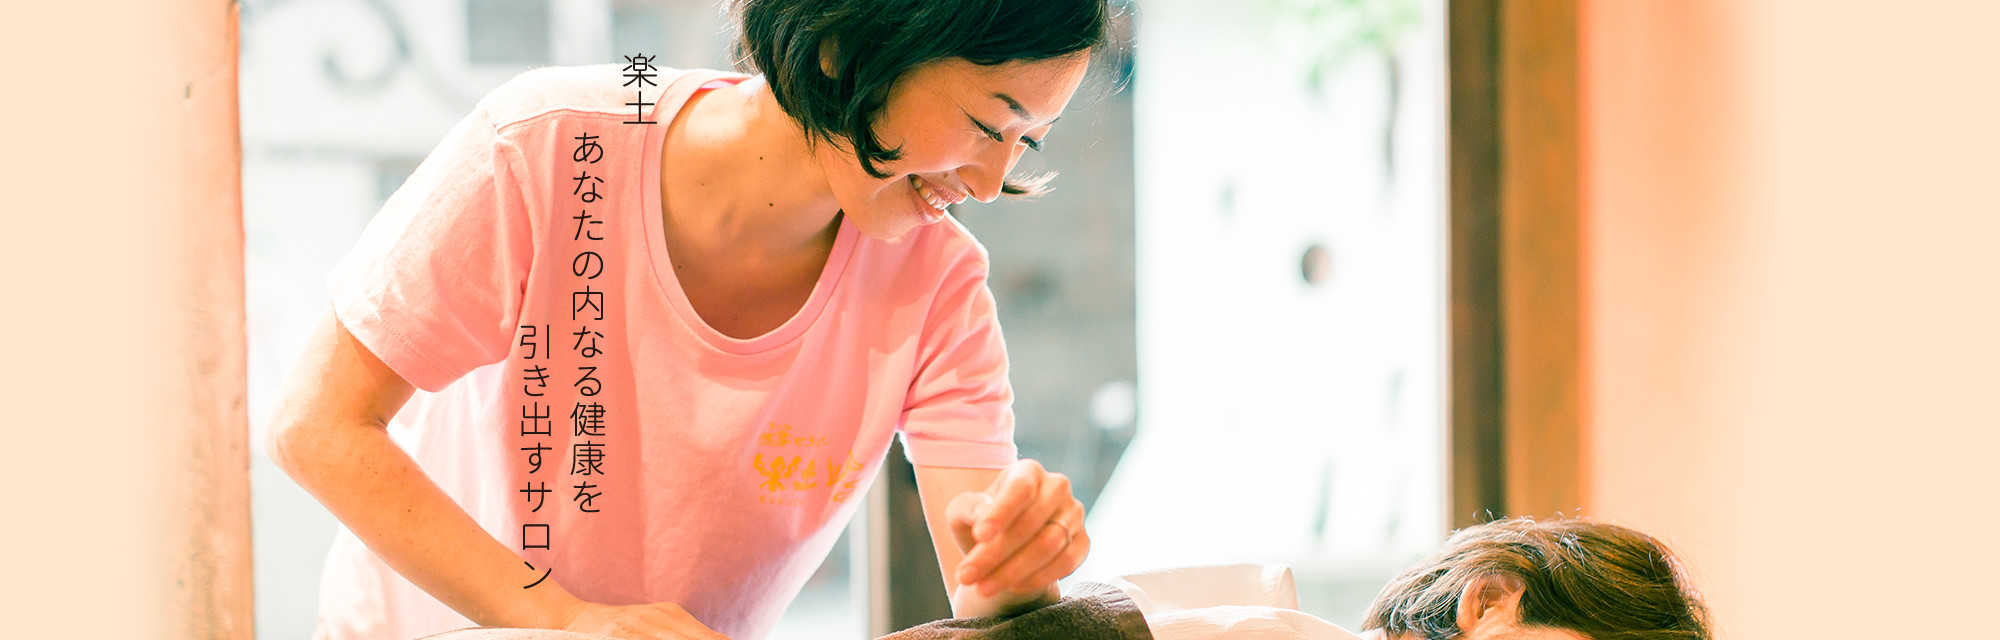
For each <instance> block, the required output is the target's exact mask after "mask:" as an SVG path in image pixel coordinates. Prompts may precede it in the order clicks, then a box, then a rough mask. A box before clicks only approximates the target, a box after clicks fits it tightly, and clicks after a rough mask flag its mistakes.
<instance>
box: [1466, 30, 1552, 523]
mask: <svg viewBox="0 0 2000 640" xmlns="http://www.w3.org/2000/svg"><path fill="white" fill-rule="evenodd" d="M1579 4H1580V3H1579V2H1578V1H1577V0H1536V1H1534V2H1526V1H1522V0H1515V1H1513V2H1502V1H1501V0H1452V1H1451V2H1449V3H1448V5H1449V12H1448V15H1447V17H1446V29H1447V39H1448V41H1447V45H1446V50H1447V58H1448V63H1447V64H1448V65H1449V70H1448V74H1449V78H1450V82H1449V86H1450V89H1449V94H1448V95H1449V98H1448V102H1449V105H1450V106H1449V109H1450V123H1451V124H1450V125H1449V129H1450V131H1449V132H1448V135H1449V139H1450V152H1449V154H1450V155H1449V160H1448V167H1449V168H1448V171H1449V180H1450V183H1449V186H1448V189H1447V191H1448V194H1449V195H1448V197H1449V207H1450V211H1449V216H1448V219H1449V231H1448V234H1449V236H1450V239H1449V245H1450V251H1449V254H1450V266H1449V272H1448V273H1449V276H1448V280H1447V284H1446V289H1447V291H1448V293H1447V298H1448V301H1449V302H1448V305H1449V319H1448V325H1447V326H1448V327H1449V329H1448V332H1449V338H1448V341H1449V344H1450V347H1449V349H1450V360H1449V363H1450V364H1449V367H1450V372H1449V378H1450V380H1451V382H1450V389H1449V391H1448V396H1449V398H1450V400H1449V405H1450V410H1449V415H1450V424H1449V426H1448V428H1447V432H1448V433H1447V438H1446V442H1447V447H1446V448H1447V450H1448V451H1449V453H1448V459H1449V471H1448V476H1449V478H1450V482H1449V484H1448V486H1449V487H1450V489H1449V496H1448V497H1447V503H1448V505H1449V506H1448V510H1449V511H1448V514H1449V516H1448V518H1447V522H1448V523H1449V524H1450V526H1451V527H1453V528H1458V527H1464V526H1468V525H1471V524H1477V523H1479V522H1483V521H1486V520H1490V519H1493V518H1496V517H1506V516H1515V515H1532V516H1552V515H1557V514H1561V513H1575V512H1576V510H1577V509H1578V508H1579V507H1580V506H1581V504H1582V500H1583V482H1582V472H1583V468H1582V451H1583V441H1582V438H1583V436H1584V429H1583V425H1582V416H1583V402H1584V397H1585V395H1584V389H1583V386H1582V385H1583V381H1584V378H1583V372H1582V327H1581V324H1582V313H1581V292H1582V265H1581V259H1582V247H1581V241H1582V237H1583V234H1582V229H1581V226H1580V223H1581V218H1580V216H1579V211H1580V199H1581V189H1580V184H1581V183H1580V180H1579V174H1578V166H1579V164H1578V161H1579V155H1578V141H1579V133H1580V126H1579V125H1580V120H1579V117H1578V115H1579V109H1578V89H1579V87H1578V83H1577V80H1578V77H1579V76H1578V58H1577V51H1578V35H1579V32H1578V27H1579V25H1580V20H1579Z"/></svg>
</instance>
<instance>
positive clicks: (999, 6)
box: [730, 0, 1115, 195]
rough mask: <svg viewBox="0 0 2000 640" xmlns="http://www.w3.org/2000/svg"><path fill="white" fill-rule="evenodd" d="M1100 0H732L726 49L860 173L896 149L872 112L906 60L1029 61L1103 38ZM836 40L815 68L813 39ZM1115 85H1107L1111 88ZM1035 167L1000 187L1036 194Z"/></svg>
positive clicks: (1106, 20) (1043, 180) (1041, 184)
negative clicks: (825, 66) (829, 70)
mask: <svg viewBox="0 0 2000 640" xmlns="http://www.w3.org/2000/svg"><path fill="white" fill-rule="evenodd" d="M1106 2H1107V0H733V2H732V3H731V6H730V13H731V17H732V18H733V22H734V24H735V27H736V35H735V44H734V46H733V49H734V51H733V57H734V58H735V60H736V66H737V68H738V69H739V70H742V71H746V72H762V73H763V74H764V75H765V80H766V81H767V82H768V83H769V85H770V87H771V94H772V95H773V96H775V97H776V98H777V100H778V105H779V106H781V107H783V108H784V110H785V113H787V114H789V115H791V117H792V119H793V120H795V121H797V122H798V123H799V125H800V126H801V127H802V128H804V129H805V132H806V138H807V139H808V140H811V141H815V142H818V141H824V142H826V143H828V144H833V145H835V146H842V147H846V148H848V149H849V150H851V151H852V152H853V153H854V155H855V157H856V158H858V159H860V161H861V168H862V170H864V171H867V172H868V175H871V176H874V177H876V178H887V177H889V175H890V174H889V173H888V172H886V171H882V170H880V169H878V168H877V167H876V166H875V165H876V163H879V162H888V161H893V160H895V159H897V158H899V157H901V155H902V154H901V150H900V149H887V148H883V146H882V142H881V140H879V139H877V138H876V137H875V131H874V126H873V125H874V122H875V119H876V118H877V116H878V115H879V113H880V111H881V109H882V107H883V105H884V104H885V103H887V101H888V96H889V87H890V86H892V85H894V84H895V82H896V80H897V79H898V78H901V77H902V76H903V74H904V73H905V72H907V71H909V70H910V69H911V68H912V67H916V66H918V65H921V64H925V63H929V62H933V61H938V60H944V59H948V58H963V59H965V60H967V61H970V62H972V63H975V64H981V65H997V64H1002V63H1005V62H1010V61H1017V60H1018V61H1023V62H1035V61H1040V60H1049V59H1055V58H1061V57H1065V56H1068V55H1070V54H1074V53H1077V52H1081V51H1089V52H1091V55H1092V57H1093V59H1094V61H1095V60H1096V59H1100V58H1102V57H1103V56H1101V55H1099V54H1100V53H1102V52H1104V51H1105V50H1106V48H1107V42H1108V39H1107V37H1106V36H1107V34H1108V33H1109V32H1110V31H1111V29H1112V27H1111V25H1110V21H1111V19H1112V15H1111V10H1110V8H1109V7H1108V6H1107V4H1106ZM829 40H831V41H832V42H833V43H835V47H834V51H835V54H834V60H833V67H834V72H835V73H834V76H833V77H828V76H827V74H826V73H825V72H824V71H822V68H821V62H820V47H821V44H822V43H824V42H827V41H829ZM1114 90H1115V89H1114ZM1051 177H1053V175H1043V176H1038V177H1035V178H1031V179H1027V180H1023V181H1021V182H1015V181H1011V180H1009V181H1005V182H1003V183H1002V185H1001V192H1003V193H1006V194H1008V195H1035V194H1039V193H1041V192H1043V191H1045V190H1046V188H1047V187H1046V184H1047V182H1048V179H1049V178H1051Z"/></svg>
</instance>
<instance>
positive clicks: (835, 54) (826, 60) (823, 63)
mask: <svg viewBox="0 0 2000 640" xmlns="http://www.w3.org/2000/svg"><path fill="white" fill-rule="evenodd" d="M839 59H840V44H839V43H836V42H834V41H833V38H827V39H825V40H821V41H819V72H820V73H824V74H826V77H828V78H839V77H840V72H838V71H836V70H835V68H834V61H835V60H839Z"/></svg>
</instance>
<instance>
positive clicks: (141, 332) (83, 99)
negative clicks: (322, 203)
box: [0, 0, 254, 640]
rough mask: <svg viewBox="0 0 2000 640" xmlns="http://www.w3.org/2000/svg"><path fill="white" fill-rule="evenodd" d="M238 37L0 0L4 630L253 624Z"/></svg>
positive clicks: (126, 13) (223, 9) (64, 6)
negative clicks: (4, 3)
mask: <svg viewBox="0 0 2000 640" xmlns="http://www.w3.org/2000/svg"><path fill="white" fill-rule="evenodd" d="M236 33H237V30H236V7H235V5H234V4H232V3H227V2H200V1H195V0H175V1H167V2H153V1H148V2H87V3H86V2H34V3H10V4H8V5H7V6H6V8H4V9H0V96H4V98H5V99H4V100H0V120H4V122H5V124H4V125H0V126H4V130H5V131H6V134H5V135H4V136H0V335H4V336H6V337H5V340H6V345H7V346H6V347H5V348H4V349H0V354H4V355H0V363H4V364H0V406H4V407H5V412H6V418H5V426H0V434H4V438H0V442H4V447H5V450H6V455H5V462H4V463H0V469H4V470H5V476H6V477H7V478H9V479H10V481H11V482H10V484H9V486H8V488H7V500H6V507H5V510H6V515H5V516H0V548H4V549H6V552H7V556H8V562H7V568H8V571H9V572H10V575H9V577H8V579H7V580H6V581H5V582H4V583H0V636H4V637H8V638H62V637H68V638H218V639H224V638H226V639H230V640H249V638H252V637H254V636H253V629H252V627H251V617H252V613H251V596H252V594H251V588H252V585H251V561H252V559H251V553H250V504H249V490H250V487H249V482H248V464H249V452H248V450H247V447H246V440H247V436H248V433H247V429H246V425H245V415H244V375H245V374H244V350H245V339H244V333H243V317H244V311H243V261H242V259H241V258H242V248H243V218H242V208H241V199H240V198H241V189H240V184H239V178H238V173H237V167H238V155H237V126H236V124H237V118H236Z"/></svg>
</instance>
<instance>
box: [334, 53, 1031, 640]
mask: <svg viewBox="0 0 2000 640" xmlns="http://www.w3.org/2000/svg"><path fill="white" fill-rule="evenodd" d="M621 70H622V67H620V66H618V65H600V66H591V67H568V68H545V69H538V70H535V71H530V72H527V73H524V74H522V75H520V76H519V77H516V78H515V79H513V80H511V81H509V82H507V83H506V84H505V85H503V86H501V87H500V88H499V89H496V90H495V91H493V93H491V94H489V95H488V96H486V98H485V99H483V100H481V101H480V103H479V106H478V108H477V109H476V110H475V111H474V112H473V113H472V114H471V115H470V116H468V117H467V118H465V120H463V121H462V122H460V123H458V125H457V126H456V127H454V128H453V129H452V130H451V132H450V133H449V134H447V135H446V136H445V138H444V140H443V142H441V143H439V145H438V148H437V149H436V150H435V151H433V152H432V153H431V155H430V156H429V157H428V158H426V159H425V160H424V162H423V164H422V165H420V166H419V167H418V169H417V170H416V172H415V173H414V174H412V175H411V176H410V178H409V180H408V182H406V183H405V184H404V185H403V187H402V188H401V189H399V190H397V191H396V193H395V194H394V195H393V196H391V197H390V198H389V200H388V201H387V202H386V203H385V204H384V205H383V208H382V211H381V212H380V213H379V214H377V215H376V216H375V218H374V220H373V221H371V222H370V223H369V225H368V228H367V230H366V231H365V232H364V233H363V234H362V237H361V239H360V241H359V242H358V243H357V244H356V245H355V247H354V249H353V250H352V251H351V252H349V253H348V254H347V256H346V257H345V258H344V259H343V260H342V261H341V262H340V264H339V265H338V266H337V267H335V269H334V271H333V273H332V275H331V276H330V277H329V278H328V284H329V286H330V287H331V290H332V294H333V302H334V309H335V313H336V314H337V315H338V316H339V318H340V320H341V322H342V323H343V324H344V325H345V326H346V327H347V328H348V330H349V331H351V332H353V334H354V335H355V337H356V338H358V339H360V341H361V342H362V343H363V344H365V345H367V346H368V348H369V349H370V350H372V351H373V352H374V353H375V354H376V355H377V356H379V357H380V358H381V359H382V361H383V362H385V363H387V364H388V365H389V366H390V367H391V368H393V369H395V370H396V372H397V373H399V374H401V375H402V376H403V377H404V378H406V379H408V380H409V381H410V382H411V383H413V384H415V385H416V386H417V387H419V388H420V389H421V391H419V392H418V393H417V394H416V395H415V397H413V398H412V399H411V400H410V402H409V404H408V405H407V406H405V407H404V408H403V410H402V411H401V412H400V413H398V414H397V415H396V417H395V419H394V420H392V421H391V422H390V424H389V432H390V434H391V435H392V436H393V437H394V438H395V439H396V441H397V442H398V443H399V444H400V445H401V446H402V447H403V448H404V449H406V450H408V451H409V453H410V455H411V456H412V457H414V458H415V459H416V460H417V462H418V463H420V464H421V465H422V466H423V468H424V470H425V472H426V473H428V474H429V476H430V477H431V479H432V480H435V481H436V482H437V483H438V485H439V486H440V487H443V489H444V491H445V492H446V493H448V494H450V495H451V496H452V497H453V499H455V500H457V501H458V503H459V505H460V506H462V507H464V508H465V510H466V511H467V512H468V513H470V514H471V515H472V517H473V518H474V519H475V520H477V521H478V522H479V523H480V524H481V525H482V526H483V527H484V528H485V529H486V531H487V532H488V533H490V534H491V535H493V536H494V537H495V538H496V539H498V540H500V541H501V542H502V543H504V544H506V545H507V546H508V547H509V548H512V549H516V550H518V551H519V552H520V554H521V557H522V559H523V560H524V561H526V562H529V563H531V564H532V565H533V566H534V567H535V568H536V569H538V570H548V571H549V572H550V573H549V574H548V576H547V580H550V581H554V582H556V583H559V584H561V585H562V586H563V588H565V589H568V590H569V591H570V592H571V593H573V594H575V595H576V596H578V597H581V598H583V599H585V600H589V601H594V602H601V603H607V604H637V603H647V602H658V601H672V602H675V603H678V604H679V605H681V606H682V607H684V608H686V610H687V611H689V612H690V613H692V614H693V615H694V616H695V617H696V618H697V619H699V620H701V621H702V622H703V623H705V624H707V625H708V626H710V627H711V628H714V629H715V630H716V631H719V632H721V633H724V634H726V635H729V636H730V637H732V638H737V639H739V640H751V639H755V638H760V637H762V636H764V635H765V634H766V633H767V632H768V630H769V629H770V628H771V626H772V624H773V622H775V621H776V619H777V618H778V616H779V615H780V614H781V613H782V612H783V611H784V609H785V606H786V604H787V603H789V602H790V601H791V599H792V597H793V596H794V595H795V594H797V592H798V590H799V588H800V586H801V585H803V584H804V582H805V580H806V579H807V578H808V577H809V576H810V575H811V574H812V572H813V571H814V569H815V568H816V567H818V565H819V564H820V562H821V561H822V560H823V559H825V557H826V553H827V551H828V549H829V548H831V546H832V545H833V542H834V540H835V538H837V537H838V535H839V533H840V530H841V528H842V527H843V526H844V525H845V523H846V522H847V520H848V518H849V517H850V516H851V515H852V514H853V513H854V510H855V507H856V505H857V504H858V503H859V502H860V497H861V495H862V494H863V493H864V492H866V491H867V489H868V487H869V485H870V484H872V483H873V481H874V479H875V477H876V475H877V470H878V469H879V468H880V466H881V462H882V458H883V456H884V454H885V453H886V452H887V451H888V447H889V441H890V437H891V436H892V434H896V433H901V434H902V437H903V442H904V447H905V448H906V450H907V451H908V456H909V458H910V461H911V462H912V463H914V464H917V465H926V466H945V467H978V468H998V467H1002V466H1005V465H1006V464H1007V463H1009V462H1012V461H1013V460H1014V459H1015V455H1016V453H1015V448H1014V445H1013V411H1012V408H1011V403H1012V400H1013V395H1012V391H1011V389H1010V388H1009V386H1008V383H1007V357H1006V351H1005V347H1004V346H1003V345H1002V343H1001V337H1000V328H999V325H998V323H997V321H996V319H995V316H994V308H993V296H992V293H991V292H990V291H989V290H988V289H987V287H986V273H987V262H986V252H985V249H984V248H982V247H981V246H980V245H979V243H978V242H977V241H975V240H974V239H973V238H972V236H971V235H970V234H968V233H967V232H966V230H965V229H964V228H963V227H961V226H958V224H957V223H956V222H955V221H950V218H947V219H946V220H947V222H944V223H940V224H934V225H929V226H924V227H920V228H918V229H916V230H914V231H911V232H910V233H908V234H906V235H905V236H903V237H901V238H898V239H896V240H890V241H883V240H876V239H872V238H869V237H866V236H864V235H862V234H861V233H860V232H859V231H857V230H856V229H855V228H854V227H853V225H851V224H847V223H844V222H843V223H842V224H841V225H840V229H839V232H838V235H837V238H836V239H835V241H834V245H833V250H832V253H831V255H830V256H829V257H828V258H827V264H826V267H825V269H824V270H823V271H822V272H821V274H820V278H819V281H818V283H817V284H816V285H814V287H813V291H812V296H811V298H810V299H809V300H808V301H807V302H806V303H805V305H804V307H803V308H801V309H800V310H799V311H798V313H797V315H795V316H793V317H792V318H791V319H790V320H788V321H786V322H785V323H784V325H782V326H780V327H778V328H777V329H775V330H772V331H771V332H770V333H767V334H765V335H762V336H758V337H755V338H751V339H747V340H742V339H735V338H731V337H728V336H725V335H723V334H721V333H719V332H717V331H716V330H714V329H712V328H710V327H709V326H708V325H707V324H705V323H704V322H703V321H702V320H701V317H700V316H699V315H697V314H696V313H695V311H694V309H693V308H692V307H690V306H689V304H688V301H687V298H686V296H685V295H684V294H683V292H682V290H681V288H680V285H679V283H678V282H677V281H676V279H675V275H674V272H673V268H672V262H671V261H669V260H668V258H667V252H666V243H665V240H664V237H663V235H662V233H663V232H662V230H661V225H662V220H661V199H660V180H659V175H660V155H661V144H662V142H663V140H664V139H665V133H666V122H667V121H669V120H671V119H672V118H673V117H674V115H675V114H676V113H677V112H678V110H679V109H680V106H681V105H682V104H683V103H685V102H686V101H687V99H688V97H689V95H690V94H691V93H693V91H694V90H695V88H696V87H700V86H702V85H703V84H704V83H711V84H712V81H714V80H718V79H720V80H723V81H725V82H734V81H740V80H741V79H742V78H743V76H741V75H738V74H728V73H723V72H717V71H701V70H697V71H686V72H683V71H679V70H674V69H660V70H659V73H660V75H659V77H658V79H657V82H658V83H659V87H656V88H653V89H652V90H651V91H648V92H646V93H645V94H644V96H645V99H646V100H657V101H658V102H657V106H655V107H653V108H652V109H651V111H650V115H649V117H647V118H646V119H647V120H651V121H654V122H656V123H657V124H651V125H637V124H622V123H623V122H624V121H628V120H634V119H636V117H637V113H638V107H634V106H627V105H626V104H625V103H627V102H632V101H634V100H635V96H637V95H639V94H638V93H636V92H635V91H634V89H633V88H632V87H628V86H625V82H626V80H627V79H626V78H625V77H624V76H623V75H622V73H621ZM663 90H664V93H662V91H663ZM586 135H588V136H591V138H589V139H588V140H582V139H580V138H579V137H580V136H586ZM593 193H594V194H596V195H595V196H593V195H591V194H593ZM538 394H539V395H538ZM544 432H545V433H544ZM542 447H547V449H542ZM537 462H539V464H540V468H539V470H536V469H535V468H534V465H535V464H536V463H537ZM580 484H587V485H589V486H585V487H582V488H579V486H578V485H580ZM542 488H546V489H548V492H546V493H542V492H540V491H538V490H539V489H542ZM586 508H588V509H595V510H596V512H594V513H586V512H584V509H586ZM542 546H546V547H547V548H540V547H542ZM320 621H321V624H322V629H323V630H324V631H325V632H326V634H327V635H328V637H330V638H334V639H338V640H347V639H357V638H369V639H383V640H387V639H396V640H408V639H411V638H417V637H420V636H424V635H428V634H432V633H437V632H441V631H446V630H450V629H456V628H463V627H468V626H474V625H473V623H472V622H471V621H469V620H467V619H466V618H464V617H462V616H460V615H459V614H457V613H456V612H454V611H452V610H451V609H449V608H447V607H446V606H445V605H443V604H442V603H440V602H438V601H437V600H435V599H433V598H432V597H431V596H430V595H428V594H427V593H425V592H424V591H422V590H421V589H419V588H417V587H416V586H414V585H412V584H410V583H409V582H408V581H406V580H405V579H403V577H402V576H401V575H399V574H397V573H396V572H395V571H394V570H392V569H390V568H389V567H388V566H387V565H386V564H384V563H383V562H382V561H381V560H380V559H379V558H378V557H377V556H375V555H374V554H373V553H372V552H370V551H369V550H368V549H367V548H366V547H365V546H363V545H362V544H361V542H360V541H359V540H358V539H357V538H355V537H354V536H353V534H352V533H350V532H348V531H347V530H346V529H345V528H342V530H341V531H340V533H339V535H338V536H337V537H336V540H335V542H334V546H333V550H332V551H331V552H330V553H329V554H328V556H327V560H326V567H325V573H324V574H323V576H322V579H321V585H320Z"/></svg>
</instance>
